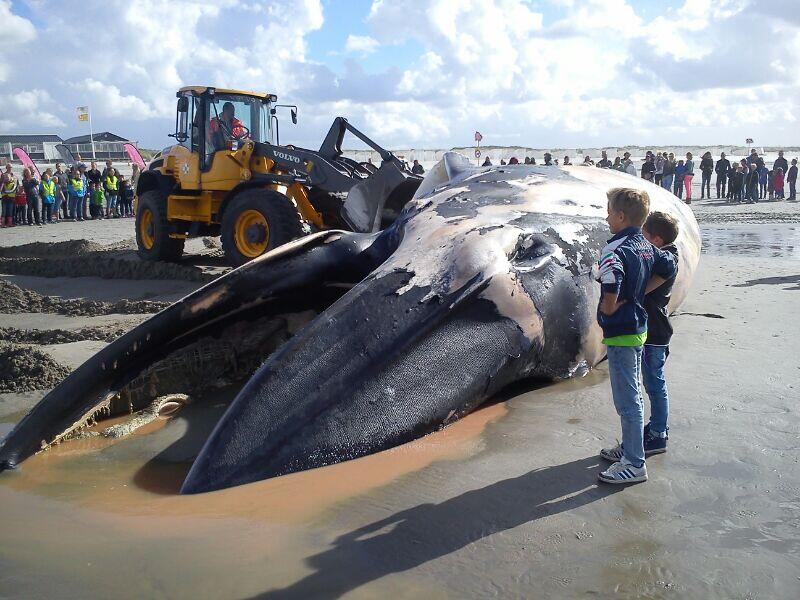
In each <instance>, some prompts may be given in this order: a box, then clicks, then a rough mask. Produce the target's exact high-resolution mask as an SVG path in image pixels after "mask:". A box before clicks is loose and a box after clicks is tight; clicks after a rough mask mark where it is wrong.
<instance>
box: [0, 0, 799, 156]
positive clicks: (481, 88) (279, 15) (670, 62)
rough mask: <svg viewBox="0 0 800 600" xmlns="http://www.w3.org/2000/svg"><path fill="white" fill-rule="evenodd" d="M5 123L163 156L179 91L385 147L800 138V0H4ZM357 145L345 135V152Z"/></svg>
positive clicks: (783, 141)
mask: <svg viewBox="0 0 800 600" xmlns="http://www.w3.org/2000/svg"><path fill="white" fill-rule="evenodd" d="M0 28H2V31H3V34H2V44H0V133H58V134H60V135H62V136H63V137H68V136H72V135H81V134H85V133H88V130H87V127H86V124H85V123H81V122H78V121H77V117H76V111H75V107H76V106H82V105H89V106H90V107H91V109H92V120H93V125H94V129H95V131H112V132H114V133H117V134H119V135H122V136H124V137H127V138H129V139H133V140H137V141H138V142H139V143H140V146H142V147H145V148H162V147H164V146H167V145H168V144H169V143H170V138H168V137H167V134H168V133H170V132H172V131H173V130H174V123H175V102H176V98H175V92H176V91H177V89H178V88H179V87H181V86H183V85H213V86H216V87H232V88H237V89H246V90H254V91H269V92H272V93H275V94H277V95H278V97H279V100H280V101H281V102H285V103H291V104H297V105H298V106H299V109H300V118H299V123H298V125H296V126H293V125H292V124H291V122H290V121H289V120H288V119H284V121H283V122H282V127H281V136H282V139H281V142H282V143H294V144H297V145H301V146H305V147H312V148H313V147H318V146H319V144H320V142H321V141H322V139H323V137H324V135H325V133H326V131H327V129H328V127H329V126H330V124H331V122H332V120H333V119H334V117H336V116H345V117H347V118H348V119H349V120H350V122H351V123H353V124H354V125H355V126H356V127H358V128H359V129H361V130H362V131H364V132H365V133H366V134H367V135H369V136H370V137H372V138H373V139H374V140H375V141H377V142H378V143H380V144H381V145H383V146H385V147H387V148H450V147H454V146H469V145H471V144H473V141H472V140H473V136H474V132H475V131H476V130H477V131H480V132H481V133H482V135H483V142H482V143H483V144H491V145H520V146H530V147H535V148H563V147H566V148H570V147H614V146H623V145H633V144H637V145H644V146H646V145H668V144H675V145H703V144H709V145H710V144H730V145H742V144H744V141H745V138H748V137H751V138H753V139H754V140H755V142H756V144H757V145H759V146H777V145H800V124H798V111H800V0H713V1H710V0H529V1H525V0H387V1H384V0H269V1H265V0H215V1H214V2H207V1H205V0H197V1H196V0H170V1H169V2H164V1H162V0H0ZM346 145H347V144H346Z"/></svg>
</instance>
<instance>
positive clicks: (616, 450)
mask: <svg viewBox="0 0 800 600" xmlns="http://www.w3.org/2000/svg"><path fill="white" fill-rule="evenodd" d="M618 442H619V440H618ZM600 458H605V459H606V460H610V461H611V462H617V461H620V460H622V444H620V443H617V445H616V446H614V447H613V448H603V449H602V450H600Z"/></svg>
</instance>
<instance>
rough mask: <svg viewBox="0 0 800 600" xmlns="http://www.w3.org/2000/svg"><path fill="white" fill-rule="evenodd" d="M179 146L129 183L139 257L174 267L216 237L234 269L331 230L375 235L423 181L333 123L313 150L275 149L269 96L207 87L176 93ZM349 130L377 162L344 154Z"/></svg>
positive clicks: (341, 123)
mask: <svg viewBox="0 0 800 600" xmlns="http://www.w3.org/2000/svg"><path fill="white" fill-rule="evenodd" d="M177 96H178V103H177V111H176V118H175V133H173V134H170V137H174V138H175V140H176V141H177V144H175V145H174V146H171V147H169V148H167V149H165V150H164V151H163V152H162V154H161V155H160V156H158V157H156V159H154V160H153V162H152V163H150V165H149V167H148V169H146V170H144V171H142V173H141V174H140V176H139V179H138V181H137V184H136V202H137V205H136V242H137V246H138V253H139V256H141V257H142V258H144V259H145V260H165V261H173V260H177V259H178V258H180V256H181V255H182V253H183V246H184V242H185V240H186V239H187V238H190V237H195V236H217V235H219V236H221V238H222V247H223V250H224V252H225V256H226V258H227V260H228V262H229V263H230V264H231V265H233V266H238V265H241V264H244V263H245V262H247V261H249V260H251V259H253V258H256V257H257V256H260V255H261V254H263V253H264V252H267V251H268V250H272V249H273V248H276V247H278V246H280V245H282V244H285V243H287V242H290V241H291V240H293V239H295V238H298V237H300V236H302V235H305V234H308V233H311V232H313V231H319V230H322V229H329V228H341V229H347V230H351V231H358V232H371V231H378V230H380V229H382V228H384V227H386V226H387V225H389V224H391V223H392V222H393V221H394V219H395V218H396V217H397V215H398V214H399V213H400V211H401V210H402V208H403V206H404V205H405V204H406V202H408V200H410V199H411V197H412V196H413V195H414V192H415V191H416V189H417V188H418V187H419V184H420V182H421V178H420V177H419V176H417V175H414V174H412V173H411V172H410V171H409V170H408V168H407V166H406V165H405V164H404V163H403V162H402V161H401V160H399V159H398V158H397V157H396V156H394V155H393V154H392V153H391V152H389V151H388V150H385V149H383V148H381V147H380V146H378V145H377V144H376V143H375V142H373V141H372V140H371V139H369V138H368V137H367V136H365V135H364V134H363V133H361V132H360V131H358V130H357V129H356V128H355V127H353V126H352V125H350V124H349V123H348V122H347V120H346V119H344V118H342V117H337V118H336V119H335V120H334V122H333V125H331V128H330V131H329V132H328V134H327V136H326V137H325V139H324V141H323V142H322V145H321V146H320V148H319V150H306V149H303V148H297V147H294V146H281V145H280V141H279V122H278V118H277V116H276V112H277V109H278V108H289V109H291V116H292V121H293V122H294V123H296V122H297V107H295V106H286V105H279V104H276V102H277V97H276V96H275V95H274V94H258V93H253V92H242V91H236V90H223V89H217V88H212V87H185V88H182V89H181V90H180V91H179V92H178V93H177ZM347 132H350V133H351V134H353V135H354V136H356V137H357V138H359V139H360V140H361V141H362V142H364V143H365V144H366V145H367V146H369V147H370V148H372V149H373V150H375V151H376V152H378V154H379V155H380V157H381V163H380V165H373V164H372V163H369V162H367V163H358V162H356V161H353V160H351V159H349V158H347V157H345V156H344V155H343V153H342V141H343V139H344V136H345V134H346V133H347Z"/></svg>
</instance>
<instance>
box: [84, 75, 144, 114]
mask: <svg viewBox="0 0 800 600" xmlns="http://www.w3.org/2000/svg"><path fill="white" fill-rule="evenodd" d="M77 87H79V88H80V89H82V90H85V91H86V93H87V96H88V97H89V100H90V104H91V105H92V108H93V109H94V110H95V111H96V112H97V113H98V114H99V116H104V117H119V118H122V117H124V118H127V119H132V120H134V121H141V120H143V119H150V118H153V117H155V116H156V115H157V114H158V113H157V111H156V110H155V109H154V108H153V107H151V106H150V105H149V104H148V103H147V102H145V101H144V100H142V99H141V98H137V97H136V96H133V95H127V96H126V95H123V94H122V92H120V90H119V88H117V87H116V86H113V85H106V84H104V83H101V82H100V81H96V80H94V79H91V78H90V79H86V80H84V81H83V83H82V84H79V85H78V86H77Z"/></svg>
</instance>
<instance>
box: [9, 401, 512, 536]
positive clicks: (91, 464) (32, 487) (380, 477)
mask: <svg viewBox="0 0 800 600" xmlns="http://www.w3.org/2000/svg"><path fill="white" fill-rule="evenodd" d="M506 411H507V409H506V407H505V405H504V404H501V403H498V404H494V405H490V406H487V407H485V408H483V409H480V410H478V411H476V412H475V413H473V414H471V415H469V416H467V417H466V418H464V419H461V420H460V421H457V422H456V423H454V424H453V425H451V426H449V427H447V428H445V429H443V430H442V431H439V432H437V433H434V434H431V435H428V436H426V437H423V438H421V439H419V440H416V441H414V442H411V443H409V444H405V445H403V446H399V447H397V448H392V449H390V450H387V451H384V452H380V453H378V454H374V455H371V456H367V457H364V458H361V459H358V460H354V461H348V462H344V463H340V464H336V465H331V466H329V467H325V468H321V469H315V470H312V471H304V472H301V473H294V474H292V475H287V476H284V477H278V478H274V479H270V480H267V481H261V482H257V483H253V484H250V485H245V486H239V487H236V488H232V489H229V490H223V491H220V492H213V493H209V494H201V495H197V496H180V495H178V494H177V491H178V489H179V488H180V485H181V483H182V481H183V478H184V476H185V475H186V473H187V472H188V469H189V467H190V466H191V462H185V461H179V462H174V461H173V460H171V459H170V457H169V456H168V454H167V452H166V450H168V448H165V447H164V446H166V445H168V444H170V443H171V444H172V445H174V444H175V442H174V440H173V439H171V438H174V437H175V435H174V434H173V435H172V436H170V437H167V436H166V435H164V436H161V437H160V438H159V436H158V435H156V433H158V432H159V430H162V433H165V434H166V433H168V432H167V431H166V430H167V429H169V428H172V427H175V428H176V429H177V435H178V436H179V437H180V435H182V433H183V432H184V430H185V427H184V428H183V429H182V428H181V427H180V425H179V424H178V423H175V422H169V423H168V422H167V421H163V420H159V421H155V422H154V423H151V424H150V425H148V426H147V427H145V428H143V429H142V430H140V431H138V432H137V433H136V434H134V435H132V436H130V437H128V438H123V439H121V440H110V439H106V438H87V439H82V440H72V441H68V442H65V443H62V444H60V445H58V446H55V447H53V448H51V449H50V450H48V451H46V452H43V453H40V454H37V455H35V456H33V457H31V458H30V459H28V460H27V461H25V463H24V464H23V465H22V468H21V469H20V470H19V471H14V472H11V473H4V474H3V476H2V477H0V484H2V485H7V486H8V487H10V488H13V489H14V490H16V491H18V492H24V493H26V494H28V493H31V494H35V495H39V496H45V497H47V498H50V499H54V500H62V501H69V502H74V503H77V504H78V505H80V506H82V507H85V508H90V509H93V510H99V511H107V512H109V513H112V514H117V515H123V516H140V515H148V514H158V515H161V516H169V515H171V516H175V517H180V516H185V515H195V516H211V515H216V514H226V515H228V516H233V515H237V516H246V517H248V518H255V519H266V520H268V521H272V522H284V523H291V522H299V521H303V520H307V519H309V518H312V517H314V516H315V515H317V514H319V513H320V512H322V511H323V510H325V509H326V508H328V507H330V506H332V505H333V504H335V503H336V502H337V501H340V500H344V499H346V498H349V497H353V496H356V495H358V494H360V493H363V492H365V491H368V490H370V489H373V488H375V487H378V486H381V485H384V484H386V483H389V482H390V481H392V480H394V479H396V478H398V477H401V476H403V475H405V474H407V473H410V472H413V471H417V470H419V469H422V468H423V467H425V466H427V465H429V464H431V463H432V462H434V461H438V460H448V459H455V458H462V457H465V456H468V455H470V454H471V453H473V452H475V451H477V450H479V449H480V448H481V446H482V440H481V436H480V434H481V433H482V431H483V430H484V429H485V427H486V426H487V425H488V424H489V423H491V422H493V421H495V420H497V419H499V418H500V417H502V416H503V415H504V414H505V413H506ZM209 420H215V418H212V417H209ZM111 422H113V421H104V422H103V423H102V426H103V427H105V426H107V425H108V424H109V423H111ZM165 423H168V426H167V427H164V425H165ZM8 425H9V424H3V426H4V427H5V426H8ZM9 428H10V427H9ZM143 453H144V454H145V455H146V454H147V453H149V454H150V455H151V458H150V459H149V460H148V459H147V458H142V454H143ZM159 453H161V454H162V455H166V458H162V459H160V458H159ZM193 453H194V452H192V454H193Z"/></svg>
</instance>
